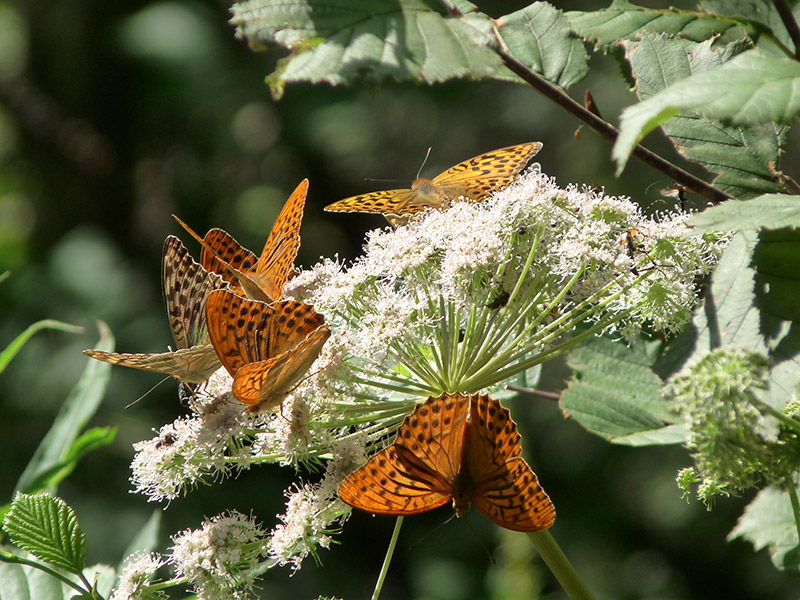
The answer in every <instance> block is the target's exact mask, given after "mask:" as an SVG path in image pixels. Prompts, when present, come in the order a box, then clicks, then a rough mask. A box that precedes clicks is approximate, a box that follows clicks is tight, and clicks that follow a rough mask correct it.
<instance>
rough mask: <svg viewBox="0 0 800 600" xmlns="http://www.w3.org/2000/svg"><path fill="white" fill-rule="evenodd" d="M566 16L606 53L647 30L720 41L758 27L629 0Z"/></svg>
mask: <svg viewBox="0 0 800 600" xmlns="http://www.w3.org/2000/svg"><path fill="white" fill-rule="evenodd" d="M566 16H567V19H569V22H570V23H571V24H572V29H573V30H574V31H575V32H576V33H577V34H578V35H580V36H581V37H582V38H583V39H584V40H586V41H589V42H594V43H595V44H596V45H597V46H598V48H600V49H602V50H604V51H606V52H608V51H610V50H611V49H612V47H613V46H615V45H616V44H617V43H618V42H619V41H620V40H625V39H633V38H635V37H637V36H639V35H640V34H642V33H645V32H649V33H665V34H669V35H672V36H680V37H681V38H684V39H687V40H694V41H696V42H702V41H704V40H707V39H710V38H712V37H714V36H720V38H719V42H720V43H728V42H732V41H734V40H738V39H742V38H743V37H746V36H751V37H756V36H757V34H758V29H757V28H756V27H755V26H754V25H753V24H751V23H748V22H747V21H745V20H743V19H736V18H732V17H726V16H721V15H714V14H702V13H699V12H690V11H683V10H678V9H676V8H669V9H666V10H653V9H650V8H644V7H641V6H636V5H634V4H631V3H630V2H628V1H627V0H614V2H612V3H611V6H610V7H609V8H607V9H605V10H595V11H592V12H581V11H571V12H567V13H566Z"/></svg>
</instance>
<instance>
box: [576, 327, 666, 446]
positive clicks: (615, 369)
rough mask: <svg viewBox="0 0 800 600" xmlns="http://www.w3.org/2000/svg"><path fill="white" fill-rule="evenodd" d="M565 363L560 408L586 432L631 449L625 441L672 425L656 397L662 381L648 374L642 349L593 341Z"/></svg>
mask: <svg viewBox="0 0 800 600" xmlns="http://www.w3.org/2000/svg"><path fill="white" fill-rule="evenodd" d="M567 364H568V365H569V366H570V367H571V368H572V369H573V371H574V375H573V377H572V379H571V380H570V382H569V387H568V388H567V389H566V391H565V392H564V393H563V394H562V396H561V406H562V408H563V409H564V410H565V411H566V413H567V414H568V415H569V416H570V417H572V418H574V419H575V420H577V421H578V422H579V423H580V424H581V425H583V426H584V427H585V428H586V429H588V430H589V431H592V432H594V433H596V434H598V435H601V436H603V437H605V438H607V439H609V440H611V441H612V442H615V443H616V442H617V441H618V440H620V439H623V442H622V443H626V444H630V443H631V442H630V441H629V440H627V441H626V440H625V438H626V437H627V436H630V435H632V434H634V433H638V432H643V431H651V432H652V431H653V430H659V429H661V428H663V427H664V424H665V423H669V422H671V421H672V420H673V417H672V415H670V413H669V411H668V409H667V406H666V403H665V402H664V401H663V399H662V398H661V396H660V395H659V389H660V387H661V383H662V382H661V379H660V378H659V377H658V376H657V375H655V374H654V373H653V372H652V371H651V370H650V367H649V364H650V359H649V358H648V356H647V354H646V353H645V352H644V349H643V348H641V347H638V346H637V347H635V348H629V347H627V346H626V345H625V344H624V343H622V342H619V341H611V340H607V339H605V338H592V339H590V340H587V341H586V342H584V343H583V344H581V345H580V346H578V347H577V348H576V349H575V350H573V351H572V352H571V353H570V355H569V358H568V360H567ZM653 439H654V440H655V439H656V437H653ZM643 440H644V438H642V441H643ZM658 443H663V441H658Z"/></svg>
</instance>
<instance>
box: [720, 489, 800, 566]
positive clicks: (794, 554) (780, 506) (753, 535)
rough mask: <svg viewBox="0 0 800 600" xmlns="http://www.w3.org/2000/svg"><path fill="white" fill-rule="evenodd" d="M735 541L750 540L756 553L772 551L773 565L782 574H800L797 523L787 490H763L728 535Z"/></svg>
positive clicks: (799, 547)
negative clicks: (738, 539)
mask: <svg viewBox="0 0 800 600" xmlns="http://www.w3.org/2000/svg"><path fill="white" fill-rule="evenodd" d="M736 538H741V539H743V540H747V541H748V542H750V543H751V544H753V546H754V547H755V549H756V550H761V549H762V548H769V554H770V557H771V558H772V562H773V563H774V565H775V567H777V568H778V569H780V570H781V571H790V572H795V573H797V572H798V557H800V545H799V544H798V538H797V524H796V522H795V518H794V511H792V504H791V500H790V499H789V494H788V493H787V492H786V491H785V490H782V489H779V488H776V487H768V488H765V489H763V490H761V491H760V492H759V493H758V495H757V496H756V497H755V499H754V500H753V501H752V502H751V503H750V504H748V505H747V508H745V509H744V513H743V514H742V516H741V517H739V522H738V523H737V524H736V527H734V528H733V530H732V531H731V532H730V534H729V535H728V539H729V540H733V539H736Z"/></svg>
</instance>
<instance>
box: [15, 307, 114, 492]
mask: <svg viewBox="0 0 800 600" xmlns="http://www.w3.org/2000/svg"><path fill="white" fill-rule="evenodd" d="M98 328H99V329H100V340H99V342H98V343H97V345H96V346H95V347H96V348H98V349H100V350H104V351H106V352H111V351H113V350H114V336H113V335H112V334H111V330H110V329H109V328H108V326H107V325H106V324H105V323H102V322H100V323H98ZM110 378H111V365H109V364H107V363H103V362H100V361H97V360H87V361H86V369H84V371H83V375H81V378H80V380H78V383H77V384H76V385H75V387H74V388H73V389H72V391H71V392H70V394H69V396H68V397H67V399H66V400H65V401H64V404H63V405H62V406H61V409H60V410H59V411H58V415H56V418H55V421H54V422H53V426H52V427H51V428H50V431H48V432H47V435H45V437H44V439H43V440H42V442H41V443H40V444H39V447H38V448H37V449H36V452H35V453H34V455H33V458H32V459H31V460H30V462H29V463H28V465H27V466H26V467H25V471H24V472H23V473H22V475H21V476H20V478H19V481H17V486H16V489H17V490H20V491H31V490H32V488H33V486H34V482H36V481H41V478H42V474H43V473H45V472H48V471H51V470H52V469H53V468H54V467H56V465H60V464H63V463H64V462H65V460H66V459H67V457H68V456H69V452H70V448H71V447H72V445H73V443H74V442H75V440H76V439H77V437H78V435H79V434H80V432H81V430H82V429H83V428H84V427H85V426H86V424H87V423H88V422H89V419H91V418H92V416H93V415H94V413H95V412H96V411H97V408H98V407H99V406H100V402H101V401H102V400H103V396H104V395H105V390H106V386H107V385H108V381H109V379H110Z"/></svg>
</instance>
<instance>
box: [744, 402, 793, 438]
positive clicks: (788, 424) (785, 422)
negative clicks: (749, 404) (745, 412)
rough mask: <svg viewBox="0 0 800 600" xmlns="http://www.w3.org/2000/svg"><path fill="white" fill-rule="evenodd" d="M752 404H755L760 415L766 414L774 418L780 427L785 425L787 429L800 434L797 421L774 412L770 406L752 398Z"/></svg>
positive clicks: (777, 411) (776, 411) (779, 412)
mask: <svg viewBox="0 0 800 600" xmlns="http://www.w3.org/2000/svg"><path fill="white" fill-rule="evenodd" d="M753 404H755V405H756V408H758V410H760V411H761V412H762V413H767V414H769V415H770V416H772V417H775V418H776V419H777V420H778V421H779V422H780V423H781V424H782V425H785V426H786V427H788V428H789V429H792V430H794V431H795V432H796V433H799V434H800V421H798V420H797V419H793V418H792V417H790V416H788V415H785V414H783V413H782V412H781V411H779V410H775V409H774V408H773V407H772V406H770V405H769V404H767V403H766V402H762V401H761V400H757V399H755V398H754V399H753Z"/></svg>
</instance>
